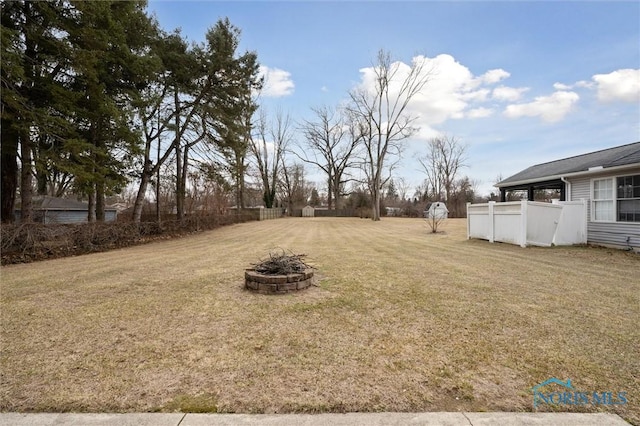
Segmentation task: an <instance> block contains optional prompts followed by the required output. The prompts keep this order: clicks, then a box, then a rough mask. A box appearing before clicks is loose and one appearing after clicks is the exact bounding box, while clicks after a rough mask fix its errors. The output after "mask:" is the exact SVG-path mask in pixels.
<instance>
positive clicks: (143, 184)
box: [132, 167, 158, 223]
mask: <svg viewBox="0 0 640 426" xmlns="http://www.w3.org/2000/svg"><path fill="white" fill-rule="evenodd" d="M150 180H151V173H150V172H149V171H148V170H147V167H145V170H143V171H142V176H141V178H140V186H139V187H138V193H137V194H136V201H135V203H134V204H133V218H132V219H133V222H134V223H140V220H141V218H142V207H143V205H144V196H145V194H146V193H147V187H148V186H149V181H150ZM156 203H158V200H156ZM156 214H157V212H156Z"/></svg>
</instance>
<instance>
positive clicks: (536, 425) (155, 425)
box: [0, 413, 628, 426]
mask: <svg viewBox="0 0 640 426" xmlns="http://www.w3.org/2000/svg"><path fill="white" fill-rule="evenodd" d="M0 425H2V426H5V425H6V426H205V425H206V426H208V425H213V426H227V425H229V426H231V425H267V426H333V425H337V426H356V425H357V426H360V425H362V426H365V425H366V426H383V425H384V426H389V425H392V426H393V425H397V426H401V425H434V426H435V425H440V426H489V425H500V426H505V425H508V426H529V425H531V426H543V425H545V426H546V425H549V426H556V425H561V426H626V425H628V423H627V422H625V421H624V420H622V418H620V417H619V416H617V415H615V414H608V413H595V414H583V413H347V414H255V415H254V414H184V413H127V414H106V413H101V414H74V413H33V414H31V413H0Z"/></svg>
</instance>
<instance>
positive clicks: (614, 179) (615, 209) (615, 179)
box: [589, 173, 639, 223]
mask: <svg viewBox="0 0 640 426" xmlns="http://www.w3.org/2000/svg"><path fill="white" fill-rule="evenodd" d="M636 175H637V173H632V174H625V175H615V176H603V177H594V178H591V184H590V189H589V191H590V192H589V198H590V203H589V204H590V210H591V214H590V216H591V217H590V219H591V222H595V223H639V222H627V221H618V187H617V182H618V178H621V177H627V176H636ZM607 179H608V180H610V181H611V186H612V191H613V192H612V198H611V199H597V200H596V199H595V198H593V196H594V186H595V185H594V182H595V181H597V180H607ZM623 200H627V198H623ZM596 201H612V202H613V220H602V219H599V220H597V219H596V211H595V208H594V205H595V202H596Z"/></svg>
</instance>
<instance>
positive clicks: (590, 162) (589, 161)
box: [495, 142, 640, 188]
mask: <svg viewBox="0 0 640 426" xmlns="http://www.w3.org/2000/svg"><path fill="white" fill-rule="evenodd" d="M634 164H637V165H640V142H634V143H630V144H627V145H622V146H616V147H613V148H608V149H603V150H601V151H595V152H590V153H587V154H582V155H576V156H575V157H569V158H563V159H561V160H555V161H550V162H548V163H542V164H536V165H535V166H531V167H529V168H527V169H524V170H523V171H521V172H519V173H516V174H515V175H513V176H510V177H508V178H507V179H504V180H502V181H500V182H498V183H497V184H496V185H495V186H497V187H498V188H500V187H508V186H512V185H517V184H525V183H534V182H542V181H547V180H553V179H559V178H560V177H562V176H566V175H570V174H580V173H584V172H589V171H590V170H589V169H592V168H597V169H598V170H601V168H602V169H607V168H611V167H621V166H628V165H634Z"/></svg>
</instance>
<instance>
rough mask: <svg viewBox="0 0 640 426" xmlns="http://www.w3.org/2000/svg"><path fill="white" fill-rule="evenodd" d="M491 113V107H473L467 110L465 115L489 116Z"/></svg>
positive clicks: (472, 116)
mask: <svg viewBox="0 0 640 426" xmlns="http://www.w3.org/2000/svg"><path fill="white" fill-rule="evenodd" d="M492 115H493V110H492V109H491V108H484V107H480V108H474V109H472V110H469V112H468V113H467V117H469V118H486V117H491V116H492Z"/></svg>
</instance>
